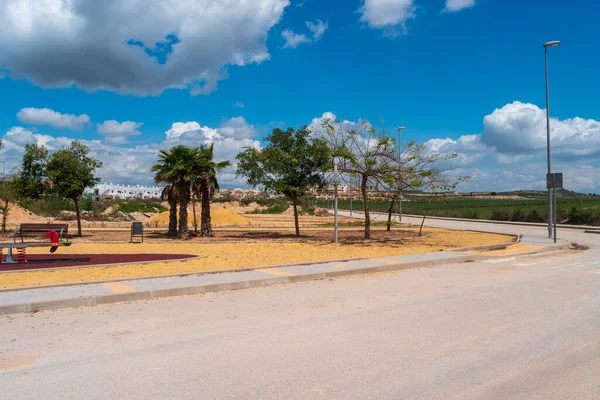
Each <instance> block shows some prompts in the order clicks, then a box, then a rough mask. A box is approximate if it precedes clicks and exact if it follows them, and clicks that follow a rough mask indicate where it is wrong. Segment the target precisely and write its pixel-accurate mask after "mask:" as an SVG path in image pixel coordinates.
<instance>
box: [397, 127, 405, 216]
mask: <svg viewBox="0 0 600 400" xmlns="http://www.w3.org/2000/svg"><path fill="white" fill-rule="evenodd" d="M404 129H406V127H405V126H401V127H399V128H398V143H397V147H398V190H399V191H400V196H399V199H398V208H399V209H398V222H400V223H401V222H402V189H401V187H402V186H401V185H402V171H400V154H401V153H400V132H402V131H403V130H404Z"/></svg>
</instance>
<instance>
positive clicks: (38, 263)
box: [0, 254, 198, 272]
mask: <svg viewBox="0 0 600 400" xmlns="http://www.w3.org/2000/svg"><path fill="white" fill-rule="evenodd" d="M13 257H15V258H16V254H15V255H14V256H13ZM197 257H198V256H194V255H190V254H73V255H68V254H33V255H29V254H28V255H27V263H18V264H0V272H6V271H26V270H31V269H53V268H65V267H93V266H98V265H106V266H110V265H112V264H130V263H144V262H154V261H179V260H186V259H191V258H197ZM2 261H4V258H3V260H2Z"/></svg>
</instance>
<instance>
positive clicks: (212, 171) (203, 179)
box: [192, 144, 231, 237]
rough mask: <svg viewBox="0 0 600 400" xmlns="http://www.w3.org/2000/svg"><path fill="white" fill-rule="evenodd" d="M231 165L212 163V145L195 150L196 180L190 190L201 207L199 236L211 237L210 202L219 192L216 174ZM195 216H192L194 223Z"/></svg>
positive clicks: (226, 162)
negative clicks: (197, 198)
mask: <svg viewBox="0 0 600 400" xmlns="http://www.w3.org/2000/svg"><path fill="white" fill-rule="evenodd" d="M230 165H231V162H229V161H221V162H215V161H214V145H213V144H211V145H202V146H200V147H198V149H196V163H195V166H194V173H195V175H196V179H195V180H194V181H193V182H192V188H193V191H194V192H195V194H196V195H197V197H199V198H200V201H201V205H202V217H201V223H200V235H201V236H206V237H211V236H213V231H212V225H211V219H210V202H211V200H212V197H213V195H214V193H215V192H216V191H217V190H219V182H218V180H217V174H218V173H219V171H221V170H222V169H224V168H227V167H229V166H230ZM195 219H196V216H195V215H194V222H195Z"/></svg>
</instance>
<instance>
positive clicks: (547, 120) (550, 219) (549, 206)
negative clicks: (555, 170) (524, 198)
mask: <svg viewBox="0 0 600 400" xmlns="http://www.w3.org/2000/svg"><path fill="white" fill-rule="evenodd" d="M544 60H545V65H546V151H547V157H548V174H551V173H552V161H551V157H550V89H549V84H548V47H546V46H544ZM552 205H553V204H552V189H550V188H548V237H549V238H551V237H552V219H553V217H554V213H553V212H552Z"/></svg>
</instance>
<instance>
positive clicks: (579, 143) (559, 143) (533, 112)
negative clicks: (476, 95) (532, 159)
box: [481, 101, 600, 161]
mask: <svg viewBox="0 0 600 400" xmlns="http://www.w3.org/2000/svg"><path fill="white" fill-rule="evenodd" d="M483 124H484V131H483V134H482V136H481V140H482V142H483V143H484V144H486V145H487V146H490V147H494V148H495V149H496V150H497V152H498V153H502V154H509V155H518V154H532V153H539V152H542V151H543V150H544V149H545V148H546V111H545V110H542V109H541V108H539V107H538V106H536V105H534V104H529V103H521V102H519V101H515V102H514V103H511V104H507V105H505V106H504V107H502V108H499V109H496V110H495V111H494V112H493V113H492V114H490V115H488V116H486V117H485V118H484V119H483ZM550 127H551V129H552V131H551V144H552V153H553V154H554V155H555V156H556V157H558V158H560V159H563V160H566V161H568V160H577V159H594V158H595V159H597V158H599V157H600V122H598V121H595V120H592V119H583V118H578V117H575V118H570V119H565V120H558V119H556V118H552V119H551V121H550Z"/></svg>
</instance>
